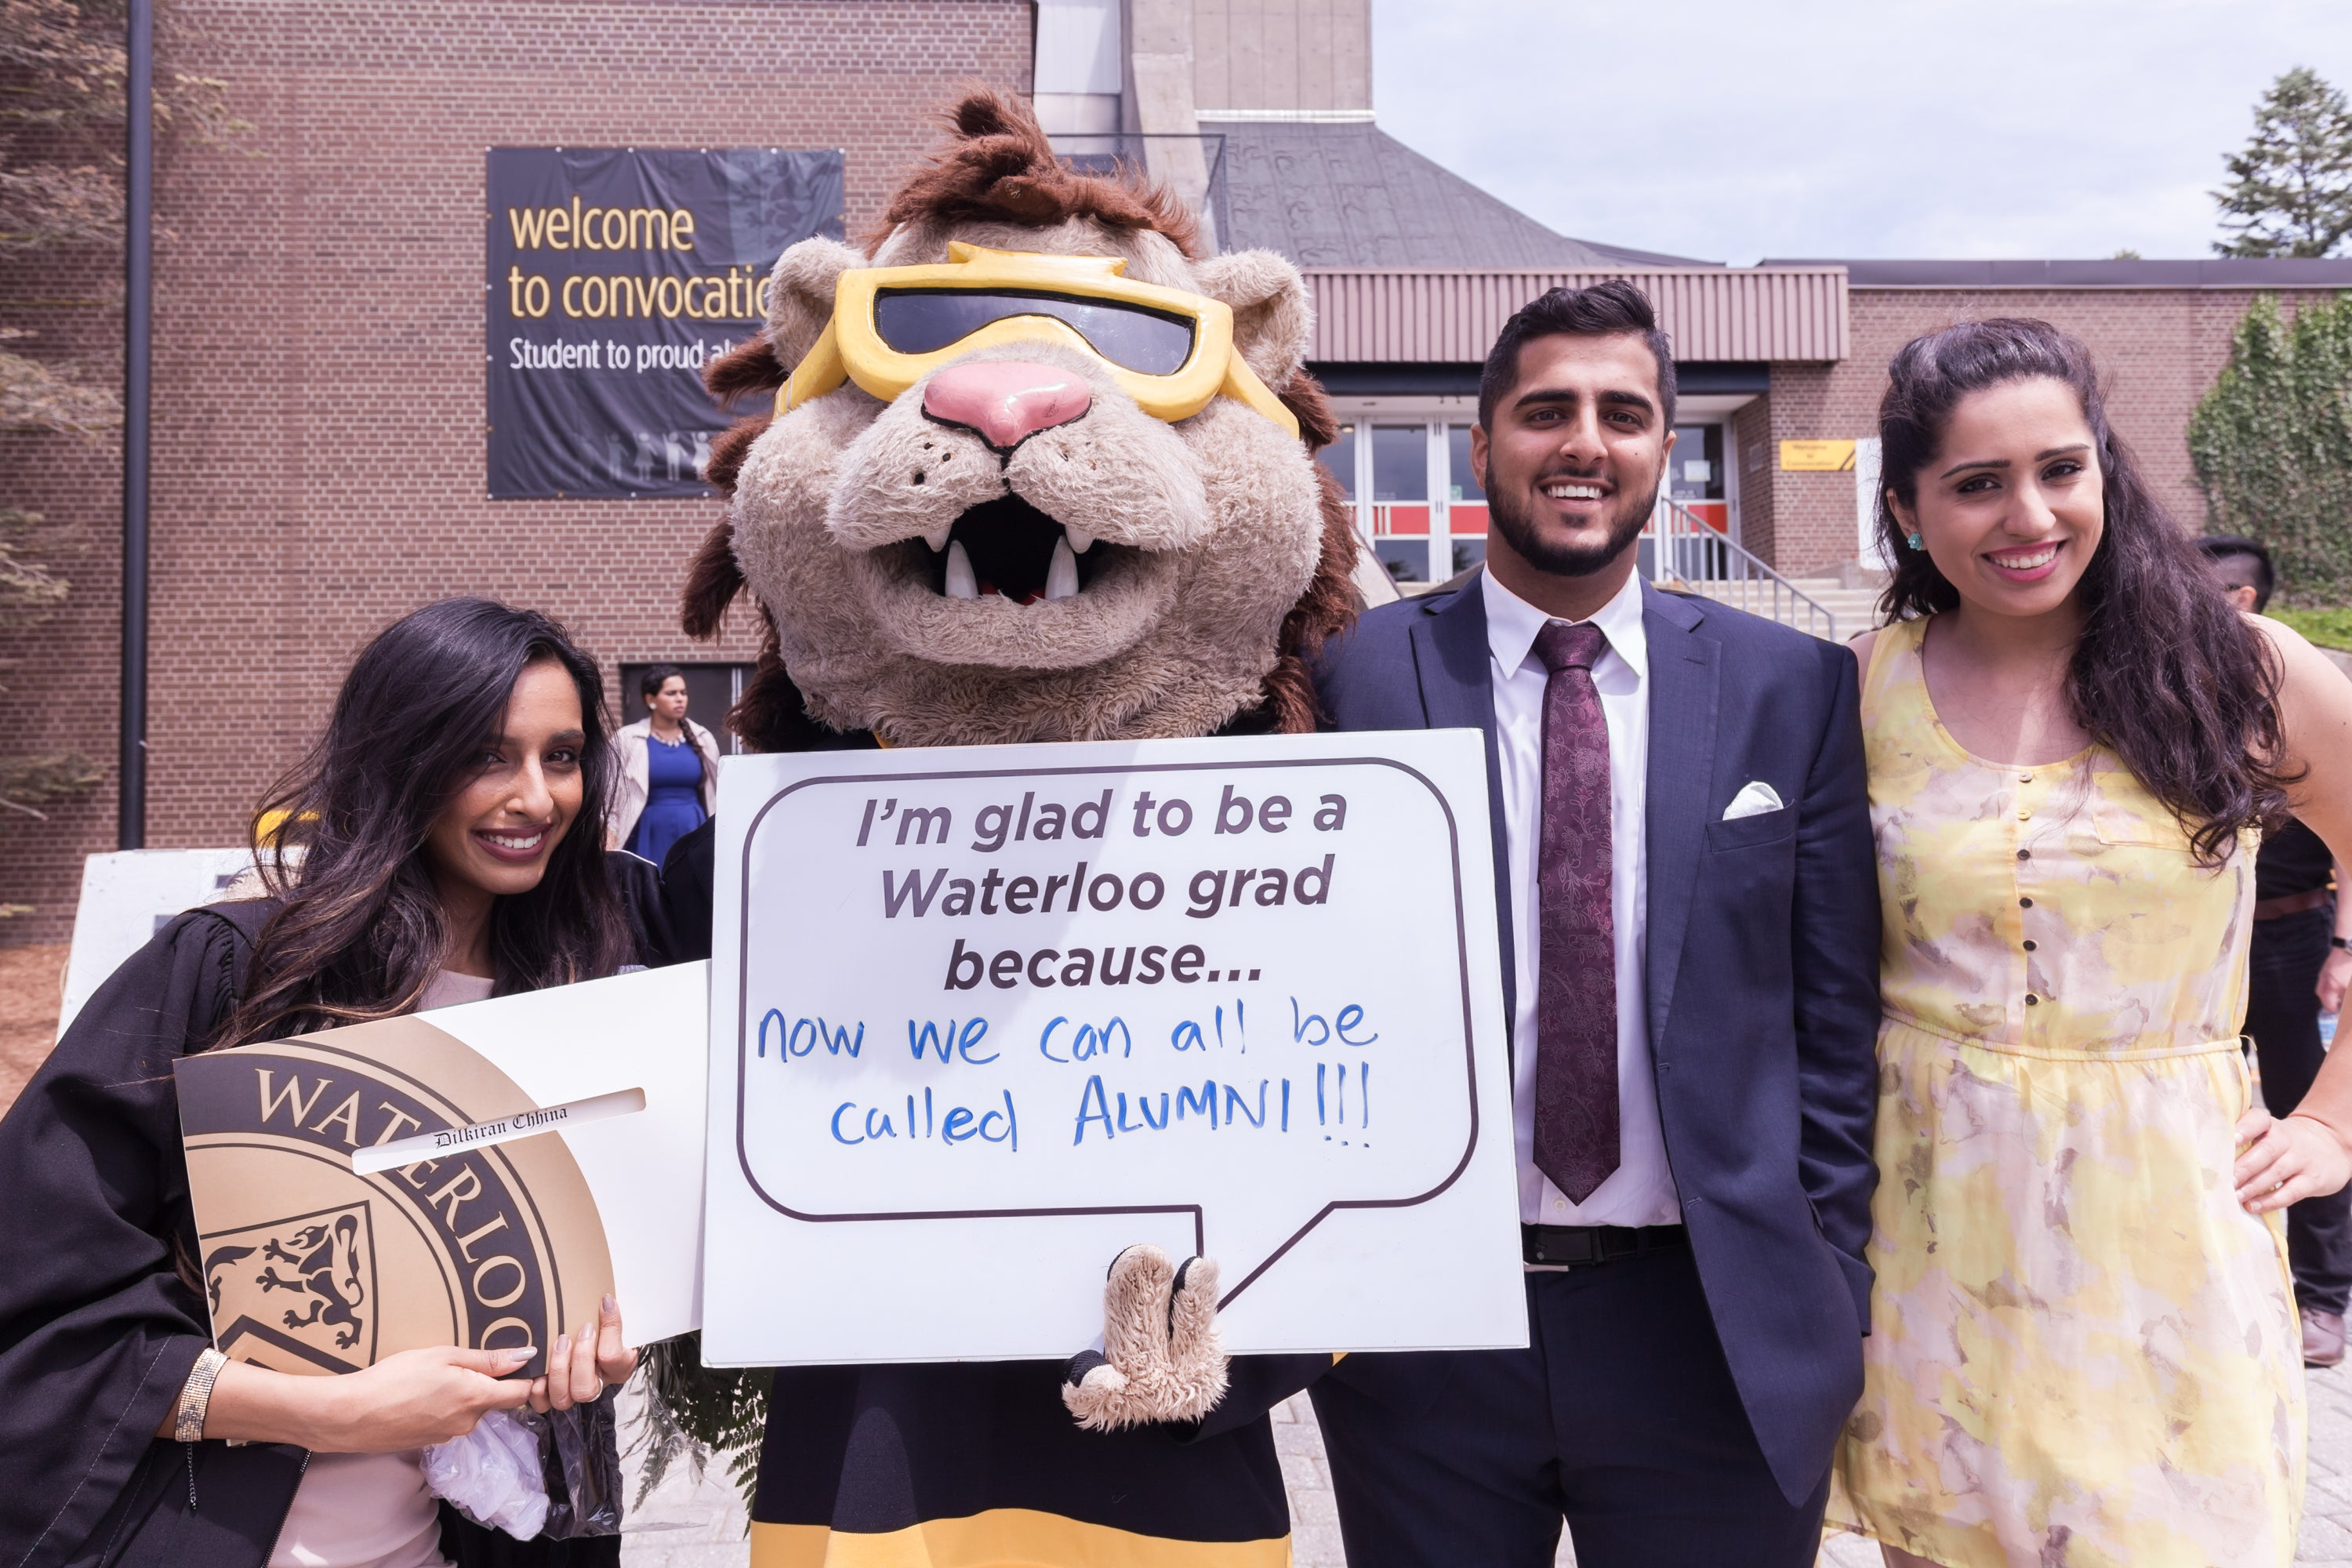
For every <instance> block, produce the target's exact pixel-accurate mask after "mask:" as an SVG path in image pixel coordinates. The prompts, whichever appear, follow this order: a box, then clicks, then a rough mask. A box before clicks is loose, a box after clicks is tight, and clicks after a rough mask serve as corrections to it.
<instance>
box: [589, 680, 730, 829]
mask: <svg viewBox="0 0 2352 1568" xmlns="http://www.w3.org/2000/svg"><path fill="white" fill-rule="evenodd" d="M637 695H638V698H639V700H642V701H643V702H644V703H645V705H646V717H644V718H643V719H640V720H638V721H636V722H635V723H634V724H630V725H627V726H625V727H624V728H623V729H622V730H621V731H620V732H619V733H618V734H616V735H614V737H613V744H614V749H615V750H617V751H618V752H620V763H621V765H620V767H619V768H618V769H617V770H616V772H617V773H619V775H620V776H619V778H618V780H617V784H618V787H617V788H615V789H614V799H613V814H612V816H611V817H610V818H609V819H608V820H607V822H606V826H605V842H606V843H608V844H609V845H611V846H612V847H614V848H616V849H626V850H627V851H628V852H629V853H630V854H632V855H642V856H643V857H645V858H646V859H648V860H650V861H652V862H653V863H654V864H655V865H656V866H658V865H660V864H661V863H662V857H664V856H665V855H667V854H668V853H669V847H670V846H671V845H673V844H675V843H677V841H678V840H679V839H680V838H682V837H685V836H686V835H687V834H688V833H691V832H693V831H694V830H695V829H696V828H698V827H699V826H702V824H703V822H704V821H705V820H706V819H707V818H709V816H710V814H711V812H713V811H714V810H716V809H717V808H718V805H719V743H718V742H717V741H716V740H714V739H713V738H712V736H711V733H710V731H708V730H706V729H704V728H703V727H702V726H701V725H699V724H698V723H696V722H694V721H692V720H691V719H688V717H687V716H686V676H685V675H684V674H683V673H682V672H681V671H680V670H679V669H678V668H677V666H676V665H674V664H656V665H655V666H653V667H652V668H649V669H647V670H646V672H645V674H644V675H643V676H642V677H641V678H639V679H638V681H637Z"/></svg>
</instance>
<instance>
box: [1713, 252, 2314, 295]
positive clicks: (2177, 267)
mask: <svg viewBox="0 0 2352 1568" xmlns="http://www.w3.org/2000/svg"><path fill="white" fill-rule="evenodd" d="M1756 265H1758V266H1759V267H1843V268H1845V275H1846V282H1847V283H1848V284H1849V285H1850V286H1852V287H1853V288H1856V289H2344V288H2352V258H2340V259H2326V260H2300V259H2288V258H2276V259H2273V258H2235V257H2231V258H2222V257H2216V258H2211V259H2209V260H2201V261H2199V260H2187V261H2142V260H2133V259H2130V258H2122V259H2117V260H2109V261H1890V260H1861V261H1824V260H1803V261H1794V260H1776V259H1768V260H1764V261H1759V262H1758V263H1757V264H1756Z"/></svg>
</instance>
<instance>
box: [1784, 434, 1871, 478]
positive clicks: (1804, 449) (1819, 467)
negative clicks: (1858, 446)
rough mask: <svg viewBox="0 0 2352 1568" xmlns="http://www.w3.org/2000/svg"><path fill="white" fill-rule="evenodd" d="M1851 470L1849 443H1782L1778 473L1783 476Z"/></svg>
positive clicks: (1851, 455) (1838, 472)
mask: <svg viewBox="0 0 2352 1568" xmlns="http://www.w3.org/2000/svg"><path fill="white" fill-rule="evenodd" d="M1780 471H1781V472H1782V473H1784V474H1841V473H1851V472H1852V471H1853V442H1851V441H1783V442H1781V443H1780Z"/></svg>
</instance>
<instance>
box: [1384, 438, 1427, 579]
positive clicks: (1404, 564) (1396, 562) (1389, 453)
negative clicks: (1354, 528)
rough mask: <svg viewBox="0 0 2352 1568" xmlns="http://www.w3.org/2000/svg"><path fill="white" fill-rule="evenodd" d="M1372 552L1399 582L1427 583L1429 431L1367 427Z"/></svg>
mask: <svg viewBox="0 0 2352 1568" xmlns="http://www.w3.org/2000/svg"><path fill="white" fill-rule="evenodd" d="M1371 457H1372V475H1371V479H1372V549H1373V551H1374V552H1376V553H1377V554H1378V555H1379V556H1380V558H1381V563H1382V564H1383V565H1385V566H1387V567H1388V569H1389V575H1390V576H1391V577H1394V578H1395V579H1396V580H1397V581H1398V582H1400V583H1431V582H1435V581H1437V578H1436V577H1435V576H1433V574H1432V567H1433V563H1432V562H1431V560H1430V537H1429V521H1430V507H1429V426H1426V425H1375V426H1372V452H1371Z"/></svg>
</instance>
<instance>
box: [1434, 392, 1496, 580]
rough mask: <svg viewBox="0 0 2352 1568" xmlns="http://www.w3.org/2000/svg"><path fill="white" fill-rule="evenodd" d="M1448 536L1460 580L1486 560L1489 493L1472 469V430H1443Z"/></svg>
mask: <svg viewBox="0 0 2352 1568" xmlns="http://www.w3.org/2000/svg"><path fill="white" fill-rule="evenodd" d="M1444 432H1445V435H1444V452H1443V454H1442V456H1443V457H1444V460H1445V532H1446V537H1447V541H1448V542H1449V543H1451V544H1452V545H1453V547H1454V548H1453V557H1454V560H1453V570H1452V571H1451V572H1449V573H1447V575H1448V576H1459V575H1460V574H1463V573H1465V572H1467V571H1469V570H1470V568H1472V567H1473V566H1475V565H1478V564H1479V563H1482V562H1484V561H1485V560H1486V491H1485V490H1484V489H1480V488H1479V484H1478V476H1477V474H1476V473H1475V471H1473V470H1472V468H1471V467H1470V426H1467V425H1448V426H1444Z"/></svg>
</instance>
